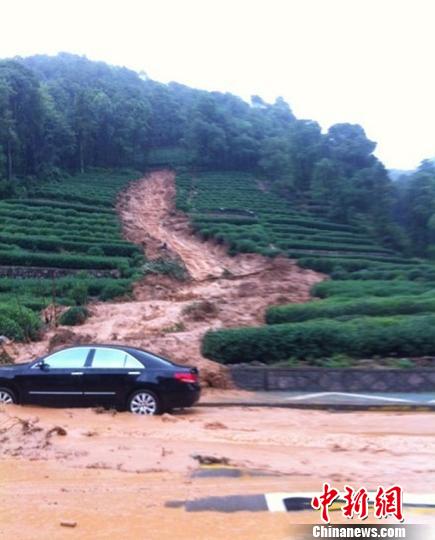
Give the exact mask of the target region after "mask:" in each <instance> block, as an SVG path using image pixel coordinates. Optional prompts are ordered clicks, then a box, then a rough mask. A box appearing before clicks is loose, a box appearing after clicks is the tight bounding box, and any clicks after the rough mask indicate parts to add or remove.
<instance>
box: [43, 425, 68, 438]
mask: <svg viewBox="0 0 435 540" xmlns="http://www.w3.org/2000/svg"><path fill="white" fill-rule="evenodd" d="M54 434H56V435H60V436H61V437H65V435H67V434H68V432H67V430H66V429H65V428H63V427H62V426H54V427H53V428H51V429H49V430H48V431H47V433H46V434H45V438H46V439H49V438H50V437H51V436H52V435H54Z"/></svg>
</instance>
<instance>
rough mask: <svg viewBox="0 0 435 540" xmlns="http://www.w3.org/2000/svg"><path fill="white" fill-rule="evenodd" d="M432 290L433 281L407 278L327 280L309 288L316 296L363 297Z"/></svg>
mask: <svg viewBox="0 0 435 540" xmlns="http://www.w3.org/2000/svg"><path fill="white" fill-rule="evenodd" d="M434 291H435V282H432V283H430V282H414V281H407V280H396V281H394V280H390V281H386V280H384V281H382V280H367V281H359V280H348V281H335V280H327V281H322V282H320V283H316V285H314V287H313V288H312V289H311V294H312V295H313V296H316V297H318V298H330V297H342V298H360V297H361V298H365V297H368V296H378V297H388V296H398V295H420V294H423V293H426V292H434Z"/></svg>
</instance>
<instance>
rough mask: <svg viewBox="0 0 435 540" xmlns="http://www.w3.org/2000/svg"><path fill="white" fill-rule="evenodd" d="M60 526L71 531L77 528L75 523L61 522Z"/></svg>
mask: <svg viewBox="0 0 435 540" xmlns="http://www.w3.org/2000/svg"><path fill="white" fill-rule="evenodd" d="M60 526H61V527H70V528H71V529H73V528H74V527H77V521H61V522H60Z"/></svg>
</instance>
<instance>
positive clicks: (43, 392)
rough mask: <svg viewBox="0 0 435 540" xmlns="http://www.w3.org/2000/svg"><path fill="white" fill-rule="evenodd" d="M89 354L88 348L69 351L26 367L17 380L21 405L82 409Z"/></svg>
mask: <svg viewBox="0 0 435 540" xmlns="http://www.w3.org/2000/svg"><path fill="white" fill-rule="evenodd" d="M90 352H91V349H90V347H71V348H69V349H64V350H62V351H58V352H56V353H54V354H51V355H49V356H47V357H45V358H44V360H43V362H38V363H36V364H33V365H31V366H29V369H28V370H26V372H24V373H22V374H21V375H20V376H19V379H20V380H19V384H20V387H21V389H22V397H23V401H24V402H27V403H39V404H48V405H51V404H57V405H65V406H69V405H82V404H83V374H84V371H85V365H86V360H87V358H88V356H89V355H90Z"/></svg>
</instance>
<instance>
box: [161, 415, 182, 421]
mask: <svg viewBox="0 0 435 540" xmlns="http://www.w3.org/2000/svg"><path fill="white" fill-rule="evenodd" d="M160 418H161V420H162V422H178V418H175V416H172V414H168V413H165V414H162V416H161V417H160Z"/></svg>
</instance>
